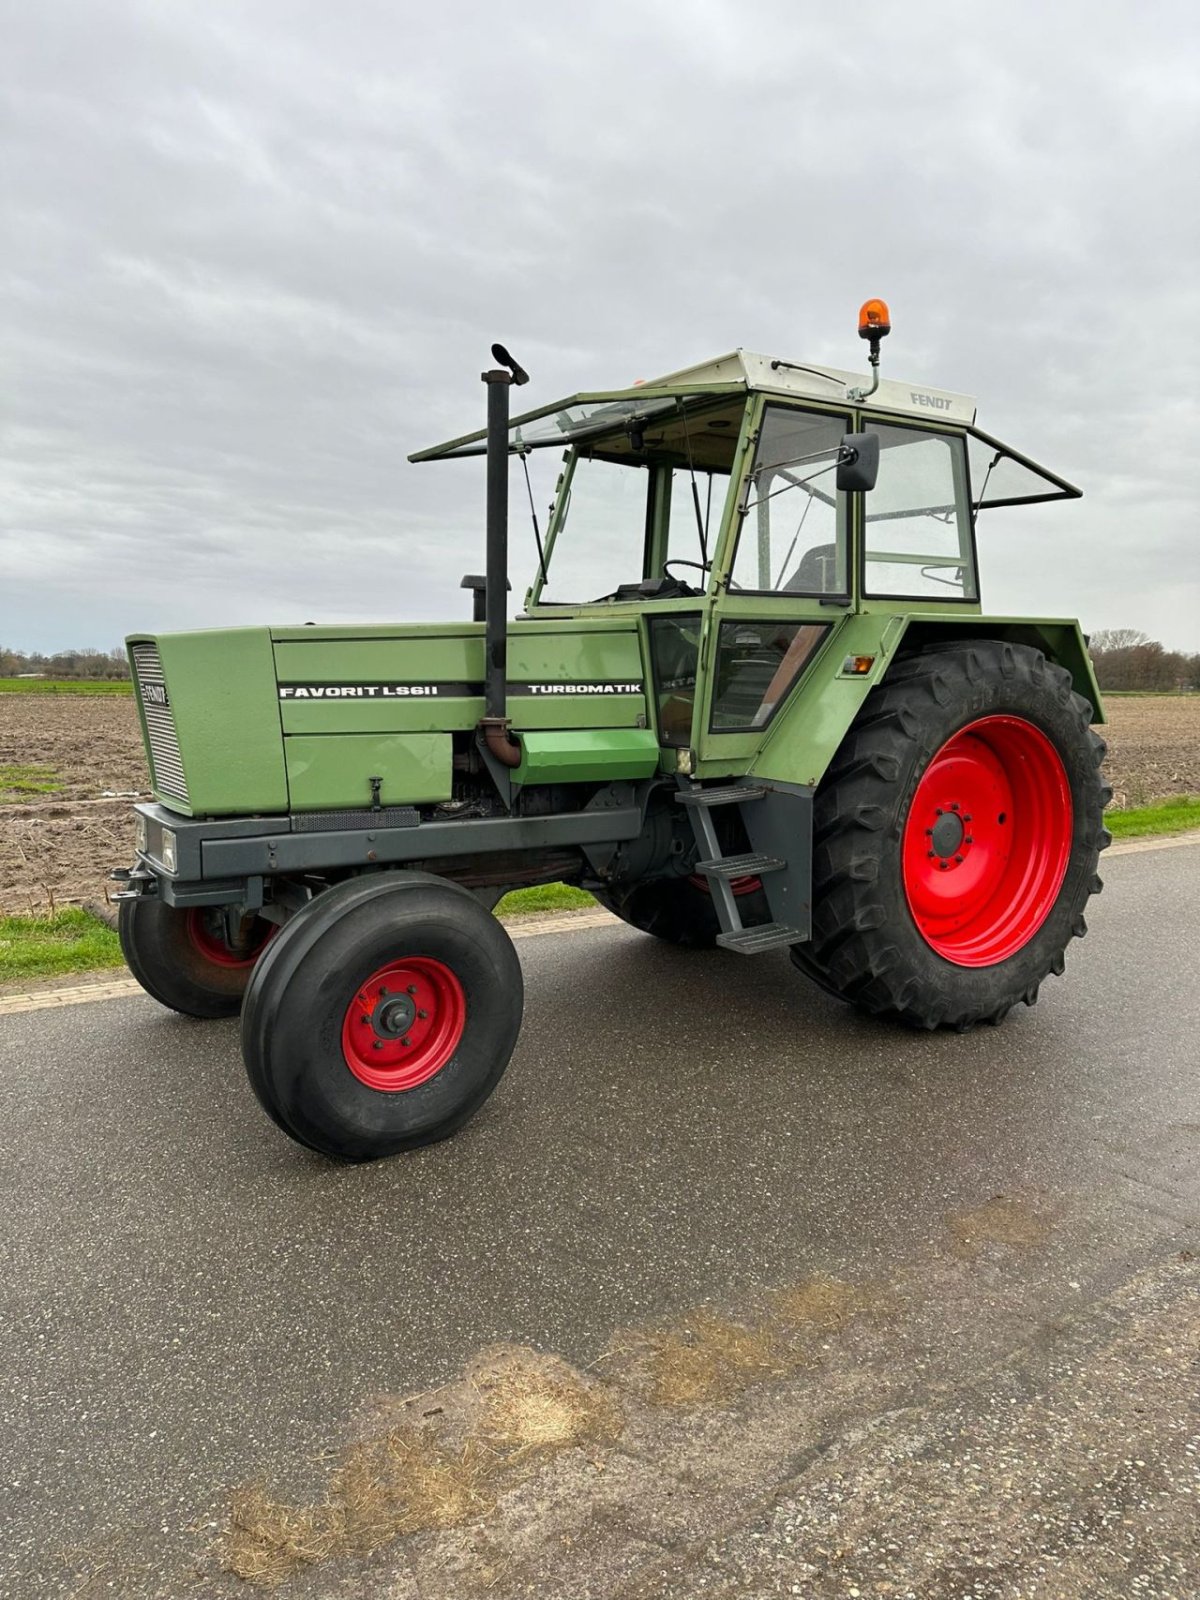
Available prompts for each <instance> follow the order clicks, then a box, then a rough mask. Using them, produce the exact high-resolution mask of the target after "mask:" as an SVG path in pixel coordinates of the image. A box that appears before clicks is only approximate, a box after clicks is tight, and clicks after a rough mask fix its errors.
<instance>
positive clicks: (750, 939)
mask: <svg viewBox="0 0 1200 1600" xmlns="http://www.w3.org/2000/svg"><path fill="white" fill-rule="evenodd" d="M803 939H804V934H803V933H802V932H801V931H800V929H799V928H788V927H785V926H784V924H783V923H782V922H759V923H757V924H756V925H755V926H754V927H752V928H742V929H741V930H740V932H738V933H719V934H718V935H717V943H718V944H719V945H721V946H722V947H723V948H724V949H726V950H736V951H737V953H738V955H740V956H758V955H761V954H762V953H763V951H764V950H778V949H782V948H783V946H784V945H789V944H800V943H801V942H802V941H803Z"/></svg>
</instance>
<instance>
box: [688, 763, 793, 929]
mask: <svg viewBox="0 0 1200 1600" xmlns="http://www.w3.org/2000/svg"><path fill="white" fill-rule="evenodd" d="M767 793H768V791H767V790H766V789H764V788H762V787H761V786H759V785H756V784H748V783H747V784H742V783H731V784H723V785H721V786H719V787H715V788H709V789H704V788H702V787H701V786H700V785H699V784H688V785H687V786H686V787H682V788H681V789H680V790H679V793H678V794H677V795H676V796H675V799H676V801H677V802H678V803H679V804H680V805H681V806H686V807H687V811H688V816H689V818H690V820H691V824H692V832H693V833H694V834H695V836H696V843H697V845H698V846H699V849H700V855H701V859H700V860H699V861H697V863H696V871H697V872H701V873H703V874H704V876H705V877H706V878H707V879H708V886H709V889H710V890H711V891H712V900H713V905H714V906H715V907H716V912H717V920H718V922H719V923H720V924H721V932H720V933H719V934H718V935H717V943H718V944H719V945H721V946H723V947H724V948H725V949H726V950H736V951H737V952H738V954H739V955H743V956H757V955H761V954H762V953H763V951H764V950H778V949H780V948H782V947H783V946H784V945H792V944H798V943H799V942H800V941H801V940H802V939H804V938H806V937H807V935H806V933H805V932H804V931H803V930H802V929H800V928H790V927H788V926H787V925H786V924H785V923H782V922H756V923H751V925H750V926H749V927H746V925H745V924H744V923H743V921H742V914H741V910H740V909H739V907H738V903H737V896H736V895H735V894H734V892H733V885H734V882H735V881H736V880H737V879H738V878H763V877H766V876H767V875H768V874H770V873H772V872H782V871H784V870H785V869H786V867H787V862H786V860H784V858H783V857H782V856H773V855H765V854H763V853H762V852H761V851H756V850H750V851H747V852H745V853H744V854H742V855H736V856H727V855H725V854H723V853H722V850H721V843H720V840H719V839H718V838H717V829H716V824H715V823H714V821H713V811H714V810H715V809H716V808H717V807H718V806H744V805H751V804H753V803H756V802H757V803H759V804H761V802H762V801H764V800H765V799H766V798H767Z"/></svg>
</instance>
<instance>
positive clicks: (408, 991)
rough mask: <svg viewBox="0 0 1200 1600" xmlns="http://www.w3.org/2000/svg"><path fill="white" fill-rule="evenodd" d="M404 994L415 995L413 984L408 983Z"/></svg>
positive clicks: (415, 989) (414, 985)
mask: <svg viewBox="0 0 1200 1600" xmlns="http://www.w3.org/2000/svg"><path fill="white" fill-rule="evenodd" d="M404 992H405V994H416V992H417V986H416V984H415V983H410V984H409V986H408V988H407V989H406V990H405V991H404Z"/></svg>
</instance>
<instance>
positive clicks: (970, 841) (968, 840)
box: [963, 834, 975, 844]
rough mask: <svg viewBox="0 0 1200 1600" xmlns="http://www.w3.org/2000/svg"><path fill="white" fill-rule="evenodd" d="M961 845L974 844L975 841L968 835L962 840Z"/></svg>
mask: <svg viewBox="0 0 1200 1600" xmlns="http://www.w3.org/2000/svg"><path fill="white" fill-rule="evenodd" d="M963 843H964V844H974V843H975V841H974V839H972V837H971V835H970V834H968V835H967V837H966V838H965V839H964V840H963Z"/></svg>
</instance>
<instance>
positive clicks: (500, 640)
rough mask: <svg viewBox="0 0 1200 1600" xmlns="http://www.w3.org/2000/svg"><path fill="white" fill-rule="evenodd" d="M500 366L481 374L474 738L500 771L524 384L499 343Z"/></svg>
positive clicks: (507, 753)
mask: <svg viewBox="0 0 1200 1600" xmlns="http://www.w3.org/2000/svg"><path fill="white" fill-rule="evenodd" d="M492 355H493V357H494V358H495V359H496V360H497V361H499V362H501V363H502V365H501V366H500V367H496V368H493V369H492V370H491V371H490V372H485V373H483V374H481V376H482V378H483V381H484V383H486V384H487V392H488V403H487V583H486V586H485V590H484V689H483V709H484V714H483V716H482V718H481V719H480V722H479V733H480V737H481V738H482V739H483V742H484V744H485V745H486V746H487V749H488V751H489V753H490V754H491V755H492V756H493V757H494V758H495V759H496V760H497V761H498V762H500V764H501V766H505V767H516V766H519V765H520V762H521V746H520V745H519V744H518V743H517V741H516V739H515V738H514V737H513V732H512V719H511V718H510V717H509V715H508V617H507V615H506V613H507V610H508V587H509V584H508V391H509V386H510V385H511V384H514V383H515V384H522V383H528V382H529V374H528V373H527V372H526V371H525V369H524V368H523V367H521V366H518V365H517V363H516V362H515V361H514V360H513V358H512V357H511V356H510V355H509V353H508V351H507V350H506V349H505V348H504V346H503V345H502V344H494V345H493V346H492Z"/></svg>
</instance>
